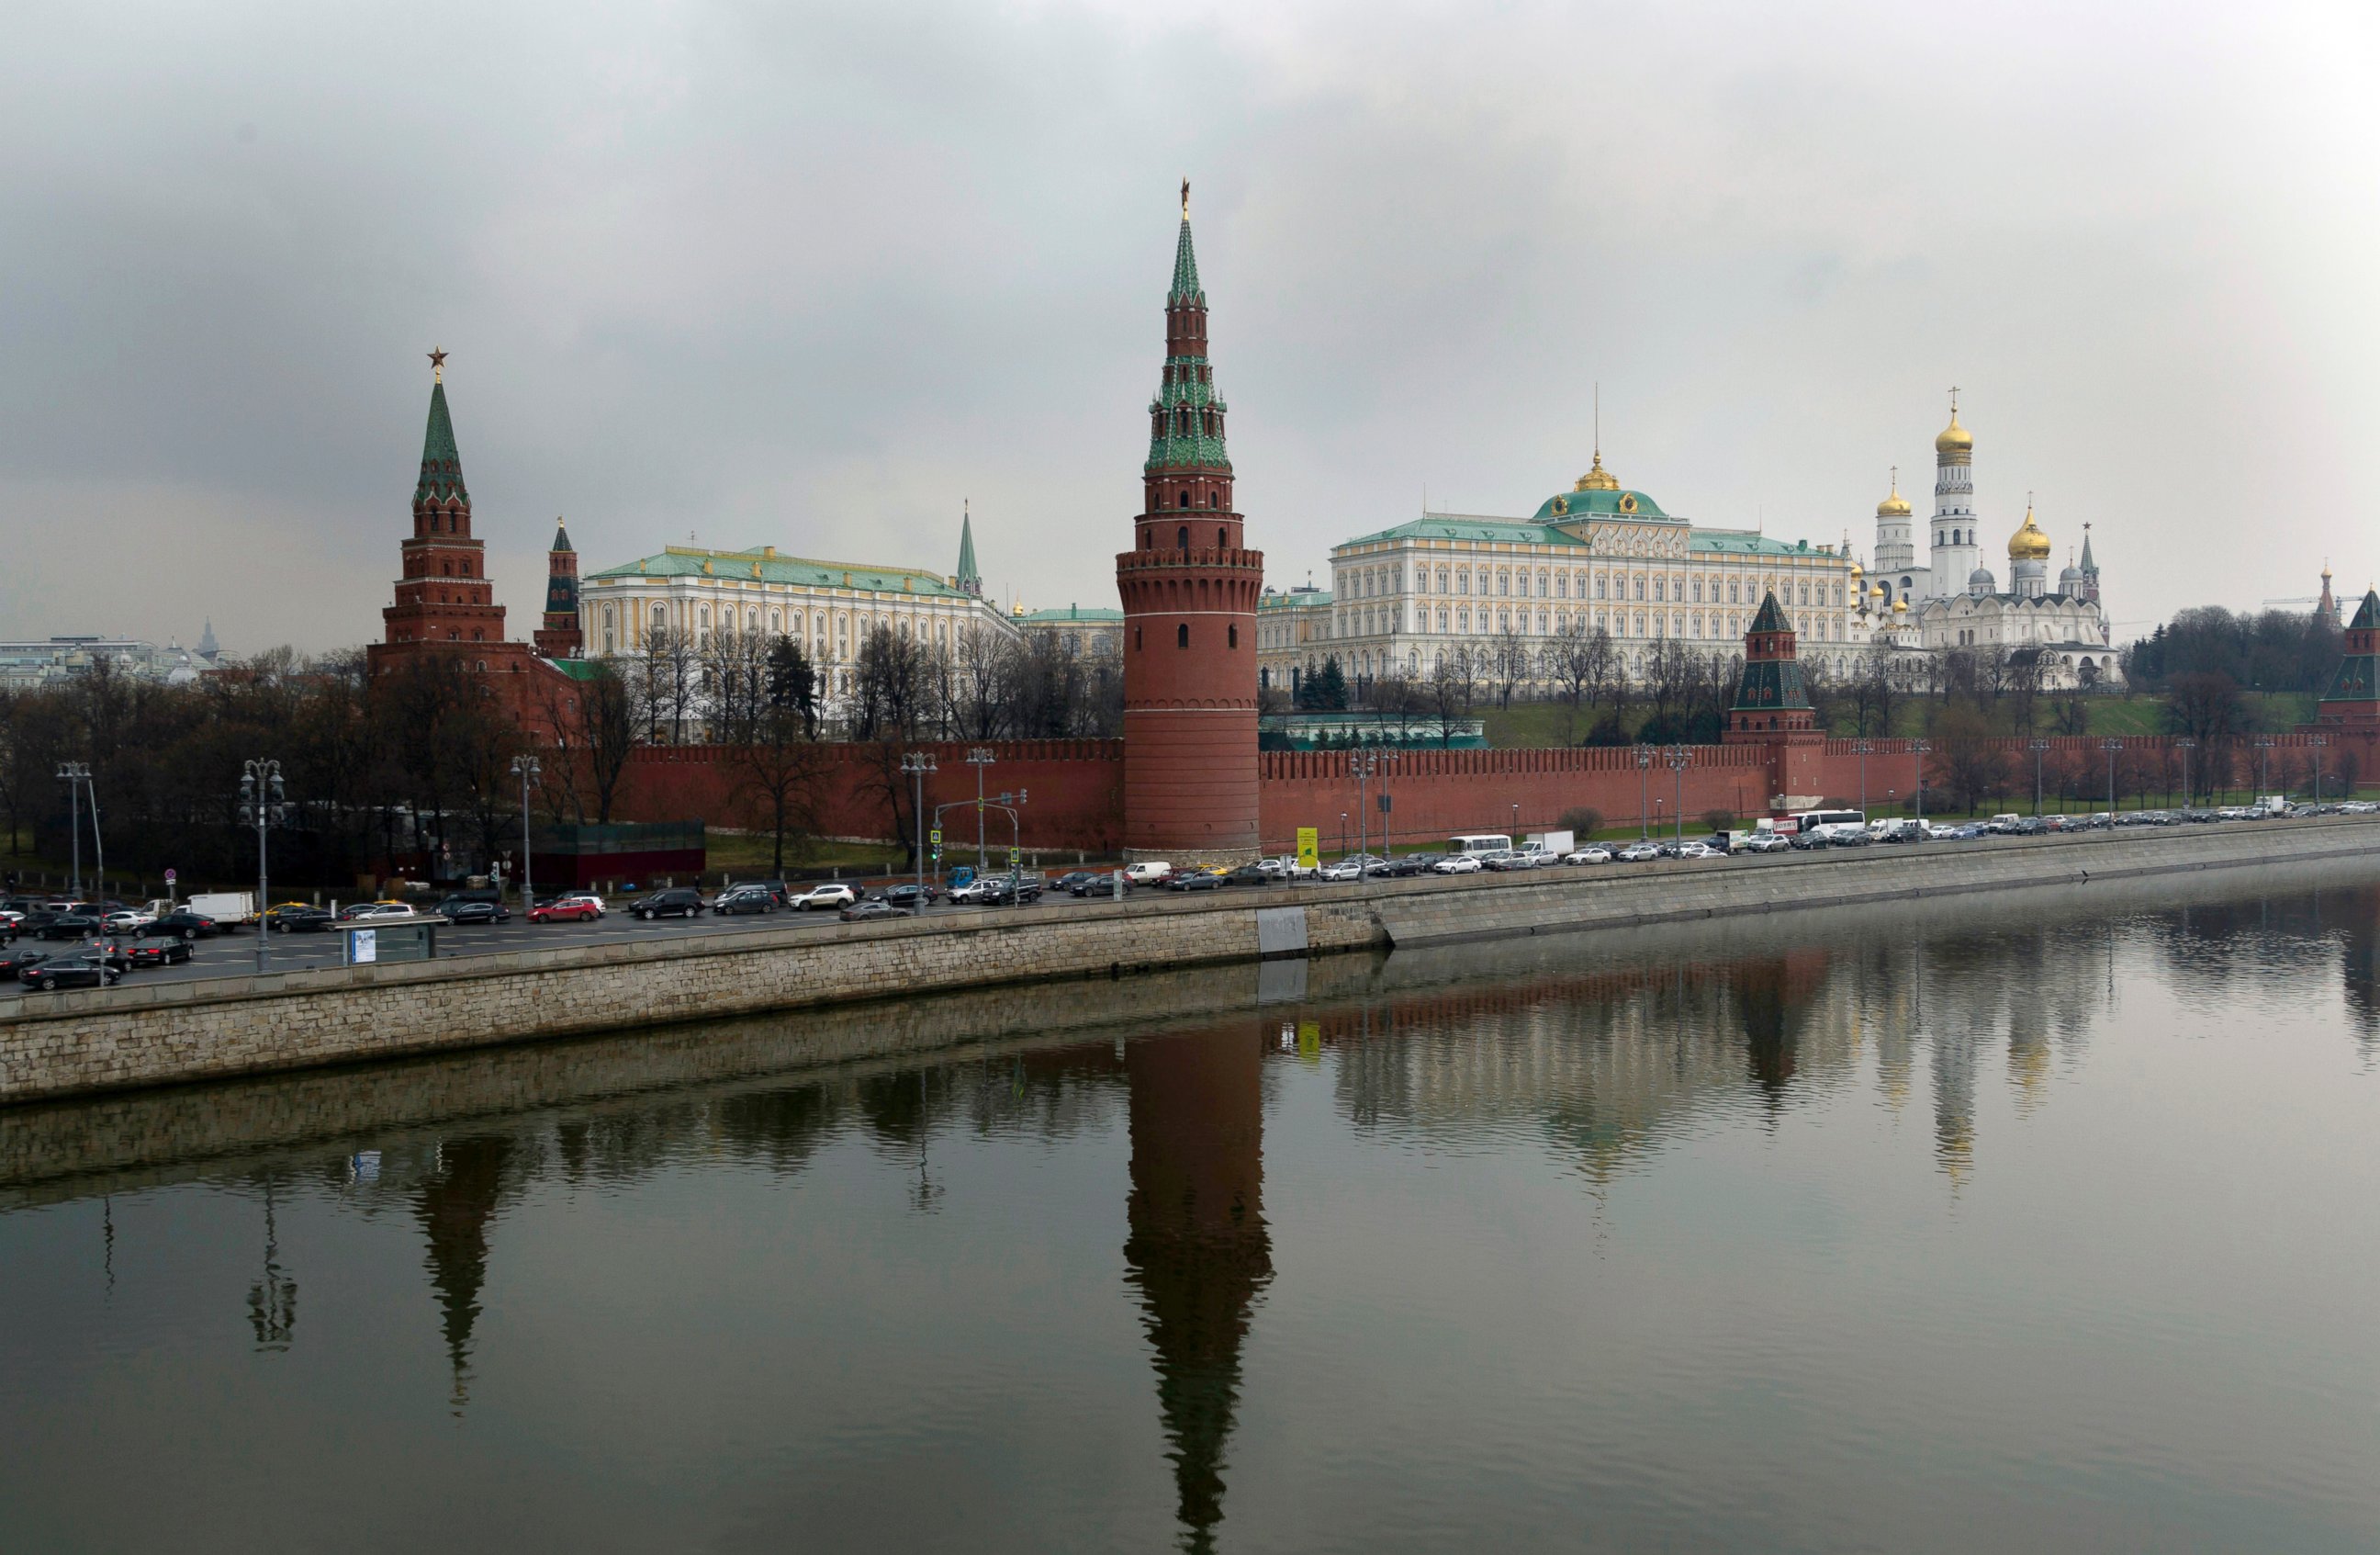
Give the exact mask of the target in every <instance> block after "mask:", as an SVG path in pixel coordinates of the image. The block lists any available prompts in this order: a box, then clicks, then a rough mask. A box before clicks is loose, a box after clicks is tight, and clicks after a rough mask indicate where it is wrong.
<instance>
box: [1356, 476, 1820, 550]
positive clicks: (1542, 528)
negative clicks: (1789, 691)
mask: <svg viewBox="0 0 2380 1555" xmlns="http://www.w3.org/2000/svg"><path fill="white" fill-rule="evenodd" d="M1579 494H1580V495H1582V496H1597V497H1609V496H1612V495H1615V494H1616V493H1614V492H1581V493H1579ZM1621 516H1623V517H1643V516H1645V515H1644V514H1643V513H1642V512H1641V511H1640V512H1638V513H1634V514H1625V515H1621ZM1657 516H1660V517H1663V518H1667V517H1668V516H1667V515H1666V514H1663V515H1657ZM1575 521H1576V520H1575V517H1573V518H1570V519H1564V520H1562V521H1561V522H1562V523H1571V522H1575ZM1670 521H1671V522H1675V520H1670ZM1390 540H1475V541H1490V542H1493V543H1496V544H1501V545H1573V546H1578V547H1581V548H1582V549H1583V548H1584V547H1585V545H1586V541H1585V540H1584V539H1582V538H1581V537H1579V536H1578V535H1575V534H1573V533H1572V532H1571V531H1570V530H1568V529H1566V528H1562V527H1561V524H1560V523H1555V524H1549V523H1546V522H1544V521H1543V518H1542V517H1539V518H1479V517H1470V516H1454V515H1444V516H1440V515H1431V516H1427V517H1422V518H1416V519H1415V520H1413V521H1412V522H1411V523H1406V524H1399V525H1397V526H1396V527H1395V528H1388V529H1380V530H1378V531H1376V532H1374V533H1372V534H1367V535H1358V536H1356V537H1355V538H1354V539H1353V540H1347V541H1340V544H1341V545H1342V546H1345V545H1371V544H1375V543H1377V542H1378V541H1390ZM1686 548H1687V549H1688V550H1689V551H1691V552H1697V553H1703V554H1706V555H1730V556H1821V557H1823V556H1827V555H1829V554H1833V553H1828V552H1825V551H1821V550H1818V549H1817V548H1815V547H1814V546H1812V545H1811V544H1810V542H1809V541H1793V542H1791V543H1788V542H1787V541H1781V540H1774V539H1771V538H1769V537H1768V536H1767V535H1759V534H1755V533H1754V532H1752V531H1751V530H1750V529H1693V530H1690V531H1689V532H1688V537H1687V541H1686ZM1614 559H1615V560H1628V559H1629V558H1624V557H1622V558H1614ZM1838 559H1840V557H1838Z"/></svg>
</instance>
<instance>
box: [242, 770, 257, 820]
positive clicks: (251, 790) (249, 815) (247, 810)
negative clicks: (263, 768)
mask: <svg viewBox="0 0 2380 1555" xmlns="http://www.w3.org/2000/svg"><path fill="white" fill-rule="evenodd" d="M239 823H240V824H241V825H242V826H253V825H255V824H256V774H255V773H254V772H249V773H248V774H246V775H245V776H243V777H242V778H241V779H240V780H239Z"/></svg>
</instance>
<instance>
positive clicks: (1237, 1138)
mask: <svg viewBox="0 0 2380 1555" xmlns="http://www.w3.org/2000/svg"><path fill="white" fill-rule="evenodd" d="M1124 1074H1125V1076H1126V1080H1127V1083H1128V1085H1129V1086H1130V1088H1131V1118H1132V1192H1131V1195H1130V1197H1129V1198H1128V1199H1127V1200H1126V1205H1127V1212H1126V1219H1127V1221H1128V1223H1129V1224H1130V1226H1131V1235H1130V1236H1129V1238H1127V1239H1126V1241H1125V1242H1124V1245H1123V1256H1124V1263H1125V1265H1126V1267H1127V1268H1128V1269H1129V1270H1130V1271H1131V1272H1130V1279H1131V1282H1132V1284H1133V1286H1134V1288H1135V1290H1137V1291H1138V1293H1139V1294H1140V1302H1141V1307H1142V1310H1143V1312H1144V1313H1145V1314H1146V1324H1147V1331H1148V1342H1149V1344H1150V1346H1151V1347H1152V1348H1153V1349H1154V1350H1155V1351H1156V1359H1157V1400H1158V1410H1159V1413H1160V1415H1162V1417H1163V1420H1164V1425H1165V1438H1166V1442H1167V1449H1166V1452H1167V1456H1168V1457H1169V1458H1170V1459H1171V1460H1172V1464H1173V1482H1174V1488H1175V1492H1176V1496H1177V1498H1178V1507H1177V1512H1176V1515H1177V1516H1178V1517H1179V1519H1180V1521H1181V1525H1182V1529H1183V1547H1184V1549H1194V1550H1205V1549H1212V1548H1214V1537H1215V1529H1216V1525H1218V1524H1220V1523H1221V1522H1222V1520H1223V1464H1224V1451H1223V1449H1224V1443H1225V1440H1226V1439H1228V1438H1229V1437H1230V1435H1231V1433H1232V1420H1233V1411H1234V1410H1236V1409H1237V1408H1238V1406H1239V1398H1240V1346H1241V1344H1242V1342H1244V1341H1245V1340H1246V1338H1247V1334H1248V1318H1249V1314H1250V1312H1251V1310H1252V1309H1253V1308H1254V1307H1255V1306H1256V1304H1257V1297H1258V1296H1259V1295H1260V1294H1262V1293H1263V1291H1264V1287H1265V1285H1266V1284H1267V1282H1269V1281H1270V1280H1271V1279H1272V1244H1271V1240H1270V1238H1269V1236H1268V1235H1267V1233H1266V1230H1265V1219H1264V1034H1263V1032H1262V1030H1261V1029H1260V1028H1259V1027H1257V1025H1256V1024H1255V1023H1254V1022H1253V1021H1250V1022H1246V1023H1240V1024H1234V1025H1233V1026H1228V1027H1223V1028H1221V1029H1220V1030H1216V1031H1211V1032H1201V1033H1197V1034H1194V1035H1184V1036H1169V1037H1160V1038H1154V1039H1148V1040H1146V1041H1141V1042H1135V1043H1134V1044H1133V1045H1132V1046H1131V1047H1129V1048H1128V1049H1127V1050H1126V1051H1125V1055H1124Z"/></svg>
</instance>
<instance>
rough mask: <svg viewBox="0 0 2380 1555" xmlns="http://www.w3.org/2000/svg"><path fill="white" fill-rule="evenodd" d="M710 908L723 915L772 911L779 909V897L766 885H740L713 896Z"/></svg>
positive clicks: (743, 914) (730, 915)
mask: <svg viewBox="0 0 2380 1555" xmlns="http://www.w3.org/2000/svg"><path fill="white" fill-rule="evenodd" d="M710 910H711V911H712V912H714V913H717V914H718V915H719V916H720V917H737V916H748V915H750V914H753V913H772V912H775V911H776V910H777V899H776V898H775V897H774V896H772V895H771V894H770V893H769V888H768V887H767V886H765V885H739V886H734V887H731V888H729V889H728V890H725V891H722V892H721V893H719V894H718V895H717V896H715V897H713V898H711V902H710Z"/></svg>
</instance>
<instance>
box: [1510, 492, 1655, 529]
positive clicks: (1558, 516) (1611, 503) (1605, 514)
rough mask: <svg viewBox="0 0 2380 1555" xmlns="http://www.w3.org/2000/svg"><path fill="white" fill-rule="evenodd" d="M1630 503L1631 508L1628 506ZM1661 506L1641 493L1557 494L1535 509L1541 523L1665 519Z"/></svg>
mask: <svg viewBox="0 0 2380 1555" xmlns="http://www.w3.org/2000/svg"><path fill="white" fill-rule="evenodd" d="M1627 504H1634V505H1633V506H1630V505H1627ZM1667 517H1669V515H1668V514H1666V513H1664V512H1662V511H1661V504H1659V503H1657V502H1655V501H1654V500H1653V499H1652V498H1650V497H1648V496H1646V495H1645V493H1644V492H1630V491H1624V490H1623V491H1618V492H1555V493H1554V494H1553V495H1552V496H1549V497H1548V498H1547V499H1546V500H1545V501H1544V502H1543V503H1542V504H1539V505H1538V507H1537V520H1538V522H1540V523H1560V522H1563V521H1564V520H1566V519H1569V520H1575V519H1579V518H1667Z"/></svg>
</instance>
